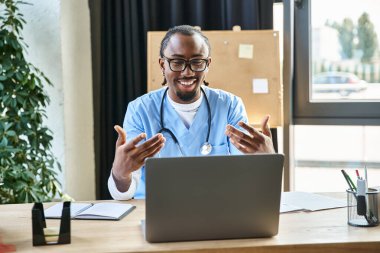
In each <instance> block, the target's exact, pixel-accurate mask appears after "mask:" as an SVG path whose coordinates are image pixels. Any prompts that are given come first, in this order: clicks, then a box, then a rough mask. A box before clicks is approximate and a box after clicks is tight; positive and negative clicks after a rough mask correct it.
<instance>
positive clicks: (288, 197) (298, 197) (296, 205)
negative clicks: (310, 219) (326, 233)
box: [280, 192, 347, 213]
mask: <svg viewBox="0 0 380 253" xmlns="http://www.w3.org/2000/svg"><path fill="white" fill-rule="evenodd" d="M346 206H347V203H346V201H344V200H340V199H335V198H331V197H327V196H323V195H318V194H314V193H309V192H283V193H282V194H281V206H280V213H285V212H292V211H299V210H305V211H317V210H324V209H331V208H338V207H346Z"/></svg>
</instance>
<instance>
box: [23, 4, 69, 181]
mask: <svg viewBox="0 0 380 253" xmlns="http://www.w3.org/2000/svg"><path fill="white" fill-rule="evenodd" d="M20 11H21V13H23V14H24V18H25V20H26V22H27V24H26V25H25V26H24V30H23V33H22V34H23V36H24V39H25V42H26V43H27V44H28V45H29V48H28V54H27V55H26V58H27V59H28V61H30V62H31V63H33V64H34V65H35V66H36V67H38V68H39V69H40V70H42V71H43V72H44V73H45V75H46V76H47V77H48V78H49V79H50V81H51V82H52V83H53V85H54V87H51V86H46V90H47V92H48V95H49V97H50V101H51V102H50V105H49V106H48V107H47V108H46V112H47V117H48V118H47V119H45V121H44V123H45V124H46V125H47V127H49V129H50V130H52V132H53V137H54V138H53V141H52V146H53V147H52V150H53V153H54V155H55V156H56V157H57V158H58V161H59V162H60V163H61V165H62V168H63V169H64V168H65V152H64V146H65V142H64V137H65V136H64V124H63V122H64V117H63V83H62V63H61V36H60V34H59V31H60V20H59V16H60V1H59V0H34V1H33V5H21V6H20ZM59 180H60V182H61V183H62V185H63V186H65V179H64V176H63V174H62V173H60V174H59Z"/></svg>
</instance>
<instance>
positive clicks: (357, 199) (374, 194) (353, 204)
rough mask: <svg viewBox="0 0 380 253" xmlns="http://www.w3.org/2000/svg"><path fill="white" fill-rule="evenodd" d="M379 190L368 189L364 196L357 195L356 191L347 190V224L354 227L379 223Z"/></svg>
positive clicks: (371, 225)
mask: <svg viewBox="0 0 380 253" xmlns="http://www.w3.org/2000/svg"><path fill="white" fill-rule="evenodd" d="M379 198H380V191H379V190H369V191H368V192H366V195H365V196H357V193H356V191H352V190H347V214H348V216H347V219H348V224H349V225H351V226H355V227H374V226H377V225H379Z"/></svg>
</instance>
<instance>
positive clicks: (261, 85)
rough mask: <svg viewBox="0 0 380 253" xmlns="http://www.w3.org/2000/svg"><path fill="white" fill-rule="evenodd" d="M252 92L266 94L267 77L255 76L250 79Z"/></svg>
mask: <svg viewBox="0 0 380 253" xmlns="http://www.w3.org/2000/svg"><path fill="white" fill-rule="evenodd" d="M252 92H253V93H256V94H267V93H269V85H268V79H265V78H260V79H259V78H255V79H253V80H252Z"/></svg>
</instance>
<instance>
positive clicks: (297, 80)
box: [293, 0, 380, 125]
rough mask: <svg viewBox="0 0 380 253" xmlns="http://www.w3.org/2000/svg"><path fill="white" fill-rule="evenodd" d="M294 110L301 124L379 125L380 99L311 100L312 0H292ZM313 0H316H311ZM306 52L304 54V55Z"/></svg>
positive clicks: (295, 116)
mask: <svg viewBox="0 0 380 253" xmlns="http://www.w3.org/2000/svg"><path fill="white" fill-rule="evenodd" d="M294 1H295V5H294V91H293V99H294V111H293V120H294V123H295V124H301V125H380V101H377V102H376V101H371V100H361V101H360V100H359V101H355V102H350V101H347V102H346V101H342V102H341V101H337V102H335V101H334V100H333V101H334V102H330V101H329V102H326V101H322V100H321V101H313V102H310V97H311V96H310V87H311V85H310V84H311V75H312V72H311V67H312V66H311V65H312V64H311V55H312V54H311V50H312V49H311V42H312V41H311V1H313V0H294ZM314 1H315V0H314ZM305 56H306V57H305Z"/></svg>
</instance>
